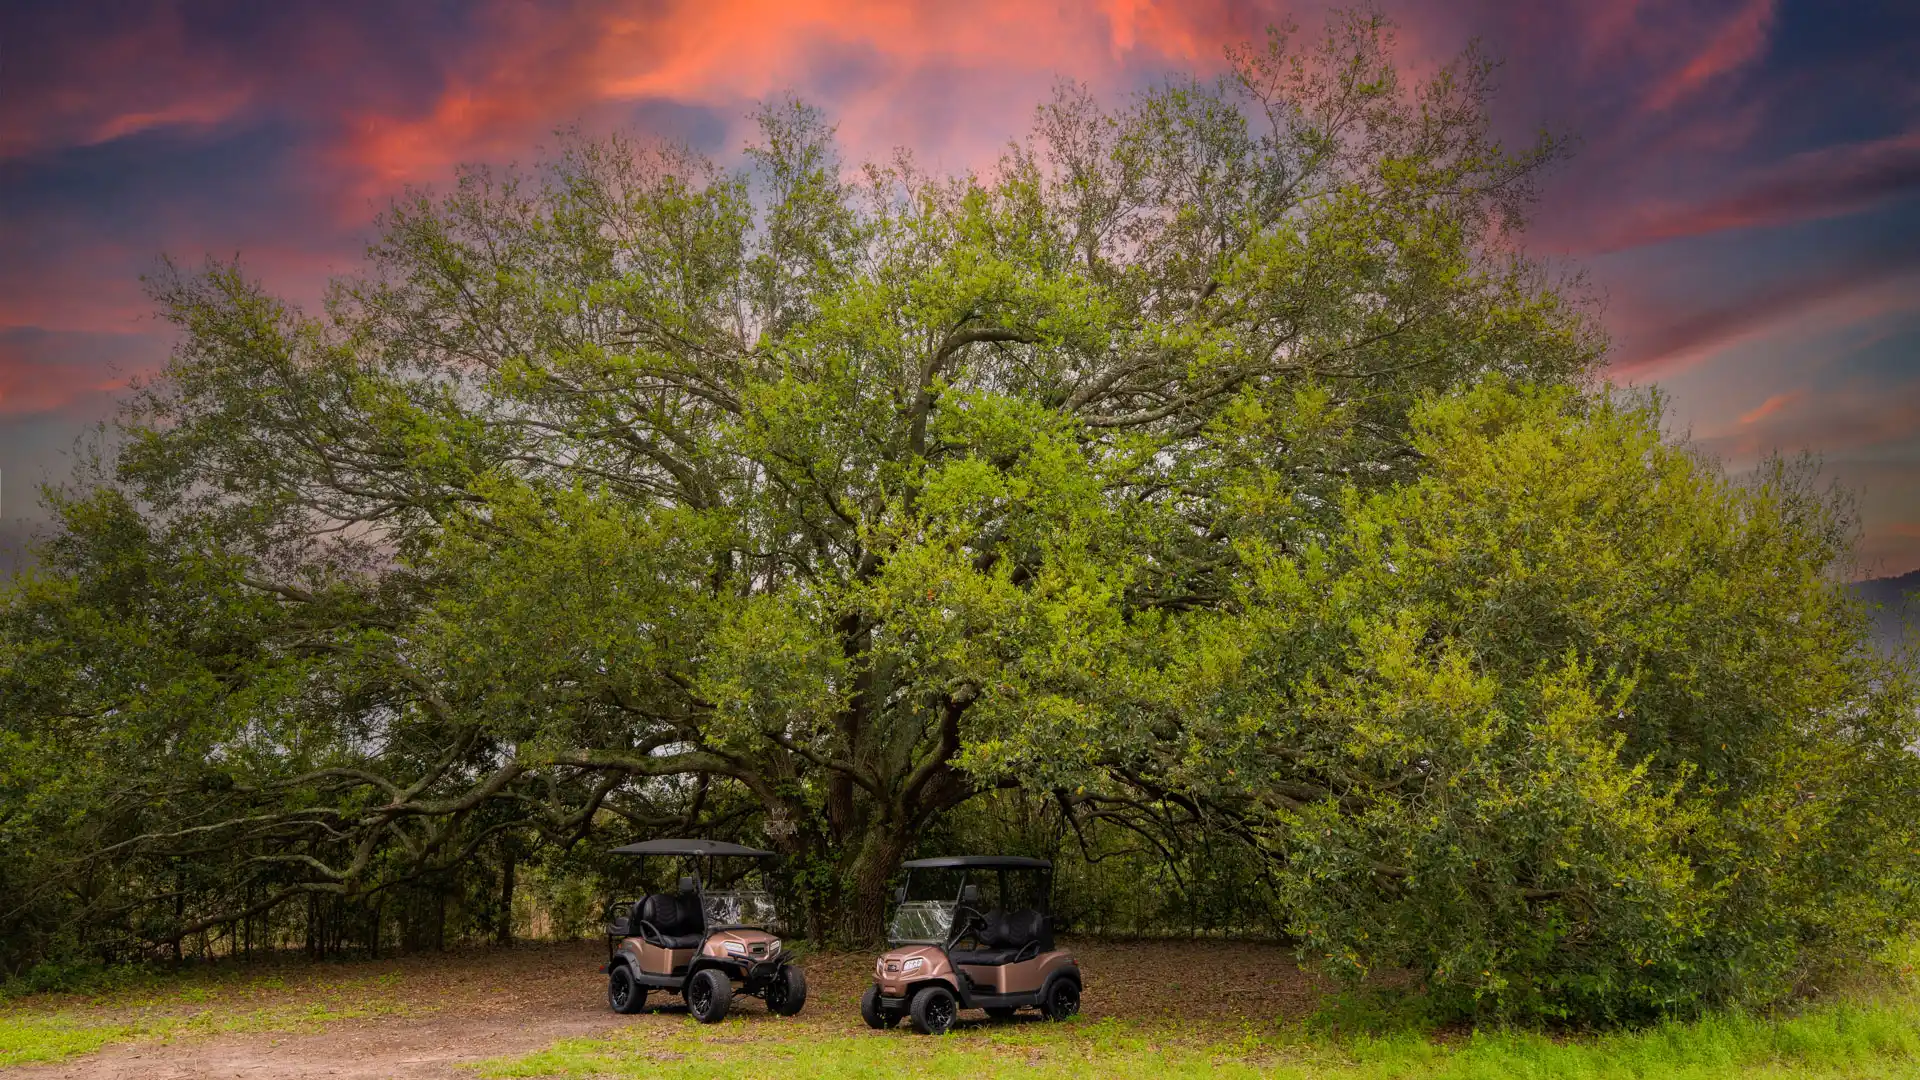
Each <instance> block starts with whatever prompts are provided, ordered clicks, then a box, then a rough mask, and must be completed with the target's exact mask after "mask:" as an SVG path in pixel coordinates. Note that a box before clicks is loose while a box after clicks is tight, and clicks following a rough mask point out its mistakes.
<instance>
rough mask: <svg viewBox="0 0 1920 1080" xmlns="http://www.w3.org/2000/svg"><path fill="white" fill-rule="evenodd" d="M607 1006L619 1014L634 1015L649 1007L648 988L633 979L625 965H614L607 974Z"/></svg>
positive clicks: (631, 973)
mask: <svg viewBox="0 0 1920 1080" xmlns="http://www.w3.org/2000/svg"><path fill="white" fill-rule="evenodd" d="M607 1004H608V1005H610V1006H612V1008H613V1011H614V1012H617V1013H626V1014H629V1015H631V1014H633V1013H637V1012H639V1011H640V1010H641V1009H644V1008H646V1007H647V988H646V987H644V986H641V985H640V980H638V979H636V978H634V977H633V969H632V968H630V967H628V966H627V965H625V964H615V965H613V970H612V971H610V972H608V973H607Z"/></svg>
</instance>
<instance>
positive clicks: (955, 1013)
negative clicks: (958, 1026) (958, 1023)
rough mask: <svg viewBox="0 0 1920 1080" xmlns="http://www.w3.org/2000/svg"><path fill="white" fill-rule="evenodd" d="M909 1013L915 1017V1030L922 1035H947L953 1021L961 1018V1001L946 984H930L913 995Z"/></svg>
mask: <svg viewBox="0 0 1920 1080" xmlns="http://www.w3.org/2000/svg"><path fill="white" fill-rule="evenodd" d="M907 1015H909V1016H911V1017H913V1030H915V1031H917V1032H919V1033H920V1034H922V1035H945V1034H946V1033H947V1029H948V1028H950V1027H952V1026H953V1022H954V1021H955V1020H956V1019H959V1016H960V1003H959V1002H957V1001H955V1000H954V999H953V991H951V990H948V989H947V988H946V987H944V986H929V987H927V988H926V989H924V990H921V991H920V992H919V993H917V994H915V995H913V1004H912V1005H911V1006H909V1007H908V1009H907Z"/></svg>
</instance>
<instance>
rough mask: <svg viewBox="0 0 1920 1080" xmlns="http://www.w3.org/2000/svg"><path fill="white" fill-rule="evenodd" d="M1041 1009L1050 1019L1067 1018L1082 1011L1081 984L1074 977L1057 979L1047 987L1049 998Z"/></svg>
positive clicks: (1041, 1005)
mask: <svg viewBox="0 0 1920 1080" xmlns="http://www.w3.org/2000/svg"><path fill="white" fill-rule="evenodd" d="M1040 1011H1041V1012H1043V1013H1045V1014H1046V1015H1047V1019H1049V1020H1065V1019H1067V1018H1068V1017H1070V1016H1073V1015H1074V1014H1075V1013H1078V1012H1079V1011H1080V984H1079V983H1077V982H1075V981H1073V980H1072V979H1055V980H1053V985H1052V986H1050V987H1048V988H1047V999H1046V1000H1045V1001H1043V1002H1041V1003H1040Z"/></svg>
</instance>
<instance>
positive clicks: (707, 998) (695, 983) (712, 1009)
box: [687, 968, 733, 1024]
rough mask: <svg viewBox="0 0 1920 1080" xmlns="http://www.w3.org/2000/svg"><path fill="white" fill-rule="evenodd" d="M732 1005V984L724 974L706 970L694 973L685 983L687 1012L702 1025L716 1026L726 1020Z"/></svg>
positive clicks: (709, 969)
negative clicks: (728, 1009) (729, 1007)
mask: <svg viewBox="0 0 1920 1080" xmlns="http://www.w3.org/2000/svg"><path fill="white" fill-rule="evenodd" d="M732 1004H733V983H731V982H728V981H727V977H726V975H725V974H724V973H722V972H719V971H716V970H714V969H713V968H707V969H705V970H703V971H696V972H694V974H693V978H692V979H689V980H688V981H687V1011H688V1012H690V1013H692V1014H693V1018H694V1019H695V1020H698V1021H700V1022H701V1023H703V1024H717V1023H719V1022H720V1021H722V1020H725V1019H726V1018H727V1007H728V1006H729V1005H732Z"/></svg>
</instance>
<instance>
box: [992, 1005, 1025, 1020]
mask: <svg viewBox="0 0 1920 1080" xmlns="http://www.w3.org/2000/svg"><path fill="white" fill-rule="evenodd" d="M1019 1011H1020V1010H1018V1009H1016V1008H1014V1007H1013V1006H1011V1005H995V1006H993V1007H992V1008H990V1009H988V1010H987V1017H988V1018H989V1019H992V1020H1011V1019H1013V1014H1014V1013H1016V1012H1019Z"/></svg>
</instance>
